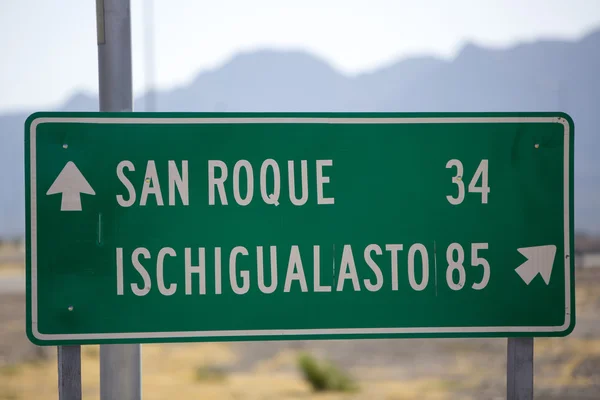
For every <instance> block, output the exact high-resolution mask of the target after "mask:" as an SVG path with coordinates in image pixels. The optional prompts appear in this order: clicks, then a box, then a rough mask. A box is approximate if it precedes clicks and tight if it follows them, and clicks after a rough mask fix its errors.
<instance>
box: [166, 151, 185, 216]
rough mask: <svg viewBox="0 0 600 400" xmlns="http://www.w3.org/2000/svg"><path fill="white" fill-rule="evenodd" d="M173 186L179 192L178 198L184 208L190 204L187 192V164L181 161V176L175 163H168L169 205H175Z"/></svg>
mask: <svg viewBox="0 0 600 400" xmlns="http://www.w3.org/2000/svg"><path fill="white" fill-rule="evenodd" d="M175 186H177V191H178V192H179V197H180V198H181V202H182V203H183V205H184V206H187V205H189V204H190V200H189V190H188V162H187V160H183V161H181V174H179V171H178V170H177V164H175V161H171V160H170V161H169V205H170V206H174V205H175Z"/></svg>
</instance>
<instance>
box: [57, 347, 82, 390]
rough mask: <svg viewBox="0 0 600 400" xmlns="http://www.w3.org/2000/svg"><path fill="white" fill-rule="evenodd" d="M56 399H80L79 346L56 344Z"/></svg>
mask: <svg viewBox="0 0 600 400" xmlns="http://www.w3.org/2000/svg"><path fill="white" fill-rule="evenodd" d="M58 399H59V400H81V346H58Z"/></svg>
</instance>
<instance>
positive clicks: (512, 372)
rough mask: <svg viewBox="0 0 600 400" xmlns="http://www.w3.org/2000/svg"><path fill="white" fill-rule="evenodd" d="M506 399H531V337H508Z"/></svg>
mask: <svg viewBox="0 0 600 400" xmlns="http://www.w3.org/2000/svg"><path fill="white" fill-rule="evenodd" d="M507 356H508V360H507V361H508V362H507V365H506V367H507V368H506V389H507V390H506V399H507V400H532V399H533V338H532V337H527V338H509V339H508V349H507Z"/></svg>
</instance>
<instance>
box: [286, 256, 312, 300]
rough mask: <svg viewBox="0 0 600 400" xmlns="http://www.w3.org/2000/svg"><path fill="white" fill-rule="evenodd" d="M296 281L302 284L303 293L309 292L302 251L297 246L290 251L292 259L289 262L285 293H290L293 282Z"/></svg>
mask: <svg viewBox="0 0 600 400" xmlns="http://www.w3.org/2000/svg"><path fill="white" fill-rule="evenodd" d="M296 270H297V271H296ZM294 280H297V281H298V282H299V283H300V289H301V290H302V291H303V292H307V291H308V286H307V285H306V277H305V276H304V268H303V267H302V259H301V258H300V251H299V249H298V246H296V245H294V246H292V249H291V250H290V259H289V262H288V269H287V274H286V276H285V285H284V287H283V291H284V292H289V291H290V289H291V287H292V281H294Z"/></svg>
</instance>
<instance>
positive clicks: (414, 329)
mask: <svg viewBox="0 0 600 400" xmlns="http://www.w3.org/2000/svg"><path fill="white" fill-rule="evenodd" d="M573 129H574V127H573V122H572V120H571V118H570V117H569V116H568V115H566V114H563V113H470V114H469V113H444V114H431V113H420V114H387V113H385V114H347V113H314V114H313V113H289V114H287V113H284V114H278V113H225V114H222V113H216V114H210V113H62V112H60V113H59V112H56V113H35V114H33V115H31V116H30V117H29V119H28V120H27V122H26V124H25V144H26V146H25V148H26V171H25V172H26V174H25V182H26V188H27V189H26V209H27V212H26V214H27V333H28V336H29V338H30V340H31V341H32V342H34V343H36V344H40V345H57V344H86V343H88V344H89V343H126V342H138V343H144V342H167V341H220V340H272V339H323V338H338V339H339V338H345V339H351V338H375V337H387V338H391V337H481V336H488V337H510V336H564V335H567V334H568V333H570V332H571V331H572V329H573V327H574V324H575V302H574V270H573V259H572V257H571V255H572V251H573V143H574V142H573V133H574V132H573Z"/></svg>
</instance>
